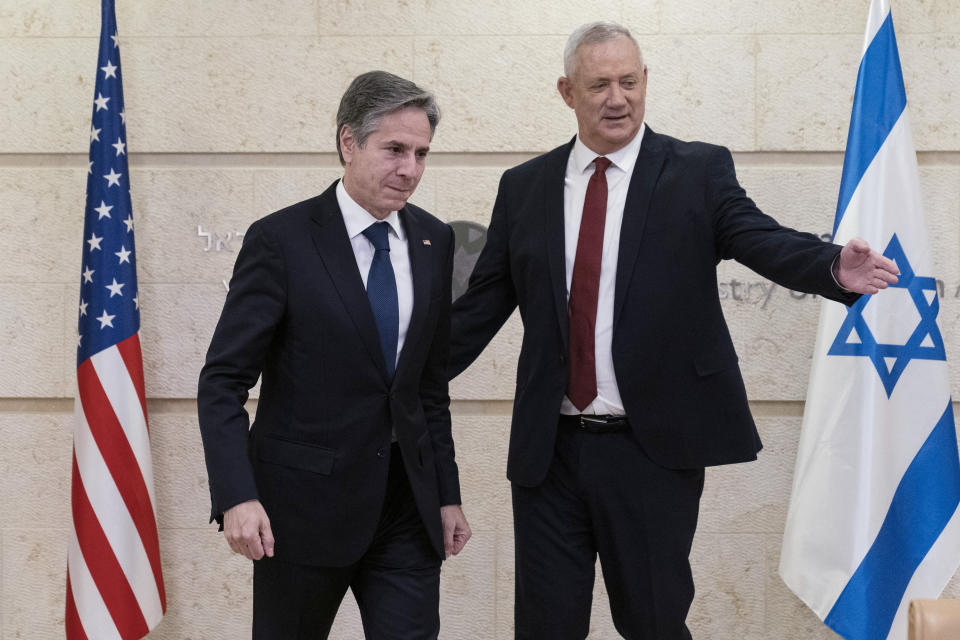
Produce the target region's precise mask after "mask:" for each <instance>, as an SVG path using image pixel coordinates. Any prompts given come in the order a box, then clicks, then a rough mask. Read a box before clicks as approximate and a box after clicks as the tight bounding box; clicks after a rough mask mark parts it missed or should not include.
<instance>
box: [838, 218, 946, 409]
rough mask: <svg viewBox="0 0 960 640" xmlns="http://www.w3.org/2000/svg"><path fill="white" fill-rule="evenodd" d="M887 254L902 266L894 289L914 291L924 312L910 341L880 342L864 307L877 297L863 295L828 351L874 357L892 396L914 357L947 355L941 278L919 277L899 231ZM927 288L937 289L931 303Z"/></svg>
mask: <svg viewBox="0 0 960 640" xmlns="http://www.w3.org/2000/svg"><path fill="white" fill-rule="evenodd" d="M883 255H884V256H886V257H887V258H890V259H891V260H893V261H894V262H896V263H897V266H898V267H899V268H900V278H899V281H898V282H897V284H891V285H890V288H893V289H906V290H907V291H908V292H909V293H910V299H911V300H913V303H914V304H915V305H916V307H917V311H918V312H919V313H920V323H919V324H918V325H917V327H916V328H915V329H914V330H913V333H912V334H911V335H910V338H908V339H907V343H906V344H902V345H900V344H882V343H879V342H877V340H876V338H874V336H873V333H872V332H871V331H870V327H868V326H867V323H866V321H865V320H864V319H863V309H864V307H866V306H867V305H868V304H869V303H870V301H871V300H872V299H873V296H867V295H865V296H862V297H861V298H860V299H859V300H857V302H856V304H854V305H853V306H851V307H849V308H848V309H847V317H846V318H845V319H844V321H843V324H842V325H841V326H840V331H839V332H838V333H837V337H836V338H835V339H834V341H833V344H832V345H831V346H830V349H829V350H828V351H827V355H831V356H865V357H867V358H870V361H871V362H873V366H874V367H875V368H876V370H877V374H878V375H879V376H880V380H881V382H883V388H884V390H885V391H886V392H887V397H888V398H889V397H890V395H891V394H892V393H893V389H894V387H896V386H897V382H898V381H899V380H900V376H901V375H903V372H904V370H905V369H906V368H907V365H908V364H909V363H910V361H911V360H946V359H947V354H946V350H945V349H944V346H943V337H942V336H941V335H940V329H939V328H938V327H937V314H938V313H939V312H940V300H939V299H938V298H937V281H936V280H935V279H934V278H931V277H927V276H918V275H916V274H915V273H914V272H913V267H911V266H910V262H909V261H908V260H907V255H906V254H905V253H904V251H903V247H902V246H901V245H900V240H899V239H898V238H897V236H896V234H894V236H893V238H891V239H890V244H888V245H887V248H886V249H885V250H884V252H883ZM925 291H932V292H933V295H932V296H930V301H929V302H928V301H927V296H926V294H925V293H924V292H925ZM854 332H855V333H854ZM857 337H859V338H860V340H859V342H858V341H857V340H856V338H857ZM851 338H853V341H851ZM888 358H889V359H892V363H891V364H888V363H887V359H888Z"/></svg>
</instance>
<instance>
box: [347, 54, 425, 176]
mask: <svg viewBox="0 0 960 640" xmlns="http://www.w3.org/2000/svg"><path fill="white" fill-rule="evenodd" d="M407 107H417V108H420V109H423V112H424V113H425V114H426V115H427V120H428V121H429V122H430V138H431V139H433V133H434V131H436V130H437V124H438V123H439V122H440V108H439V107H437V103H436V101H435V100H434V98H433V94H432V93H430V92H429V91H424V90H423V89H421V88H420V87H418V86H417V85H415V84H414V83H412V82H410V81H409V80H405V79H403V78H401V77H400V76H395V75H393V74H392V73H387V72H386V71H368V72H367V73H363V74H360V75H359V76H357V77H356V78H354V79H353V82H351V83H350V86H349V87H347V91H346V93H344V94H343V98H341V99H340V108H339V109H337V154H338V155H339V156H340V164H345V163H344V160H343V152H342V151H341V150H340V132H341V131H343V128H344V127H345V126H346V127H350V131H351V132H352V133H353V137H354V138H356V140H357V145H359V146H360V148H361V149H362V148H363V146H364V145H365V144H366V143H367V138H368V137H370V134H371V133H373V132H374V131H376V130H377V128H378V127H379V126H380V121H381V120H382V119H383V117H384V116H387V115H390V114H391V113H394V112H397V111H400V110H401V109H406V108H407Z"/></svg>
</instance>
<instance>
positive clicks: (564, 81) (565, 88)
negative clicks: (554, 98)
mask: <svg viewBox="0 0 960 640" xmlns="http://www.w3.org/2000/svg"><path fill="white" fill-rule="evenodd" d="M557 91H559V92H560V97H561V98H563V101H564V102H566V103H567V106H568V107H570V108H571V109H573V83H572V82H571V81H570V78H568V77H566V76H560V77H559V78H557Z"/></svg>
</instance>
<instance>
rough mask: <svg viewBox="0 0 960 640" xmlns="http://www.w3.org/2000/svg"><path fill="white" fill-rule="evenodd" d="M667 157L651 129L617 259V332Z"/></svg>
mask: <svg viewBox="0 0 960 640" xmlns="http://www.w3.org/2000/svg"><path fill="white" fill-rule="evenodd" d="M663 161H664V153H663V149H662V146H661V144H660V140H659V136H658V135H657V134H656V133H654V132H653V130H652V129H650V127H647V130H646V132H645V133H644V134H643V141H642V142H641V143H640V154H639V155H638V156H637V164H636V165H635V166H634V168H633V176H631V178H630V186H629V188H628V189H627V201H626V203H625V204H624V206H623V225H622V226H621V228H620V255H619V257H618V259H617V281H616V286H615V289H614V296H613V330H614V332H616V330H617V318H619V317H620V310H621V309H622V308H623V301H624V299H625V297H626V293H627V287H628V286H629V285H630V279H631V278H632V277H633V265H634V263H636V261H637V255H638V253H639V252H640V240H641V238H642V237H643V228H644V225H646V222H647V212H648V210H649V208H650V200H651V198H652V197H653V191H654V189H655V188H656V185H657V180H658V179H659V177H660V172H661V169H662V168H663Z"/></svg>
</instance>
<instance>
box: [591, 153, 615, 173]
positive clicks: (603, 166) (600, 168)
mask: <svg viewBox="0 0 960 640" xmlns="http://www.w3.org/2000/svg"><path fill="white" fill-rule="evenodd" d="M593 164H594V167H595V169H594V172H595V173H606V172H607V169H608V168H609V167H610V165H611V164H613V163H612V162H610V159H609V158H604V157H603V156H598V157H597V159H596V160H594V161H593Z"/></svg>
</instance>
